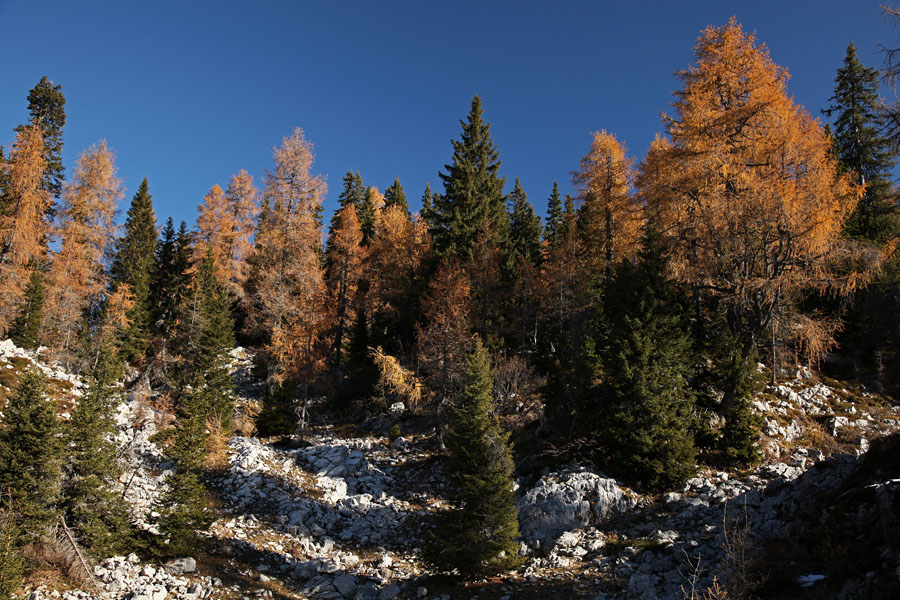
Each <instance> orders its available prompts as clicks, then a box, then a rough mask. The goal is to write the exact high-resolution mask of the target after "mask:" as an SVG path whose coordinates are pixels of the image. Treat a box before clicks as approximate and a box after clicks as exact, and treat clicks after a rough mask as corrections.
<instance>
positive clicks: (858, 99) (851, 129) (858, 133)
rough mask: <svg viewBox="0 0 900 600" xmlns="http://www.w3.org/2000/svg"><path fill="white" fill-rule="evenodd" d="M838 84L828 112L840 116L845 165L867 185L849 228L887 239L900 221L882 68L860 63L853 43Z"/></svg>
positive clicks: (837, 126)
mask: <svg viewBox="0 0 900 600" xmlns="http://www.w3.org/2000/svg"><path fill="white" fill-rule="evenodd" d="M834 82H835V88H834V95H833V96H832V97H831V98H829V100H831V102H833V104H832V105H831V106H829V107H828V108H827V109H826V110H824V111H823V112H824V113H825V114H826V115H827V116H829V117H831V116H834V117H835V120H834V144H835V149H836V151H837V156H838V160H839V161H840V164H841V166H842V167H843V168H844V169H845V170H847V171H852V172H853V177H854V178H855V180H856V182H857V183H860V184H863V185H865V186H866V191H865V194H864V195H863V197H862V198H861V199H860V202H859V204H858V205H857V207H856V211H855V212H854V213H853V215H852V216H851V217H850V219H849V220H848V222H847V223H846V224H845V231H846V232H847V234H849V235H850V236H852V237H857V238H862V239H865V240H868V241H872V242H878V243H883V242H885V241H887V239H889V238H891V237H892V236H894V235H896V234H897V233H898V230H900V221H898V218H897V214H896V209H895V208H894V205H893V201H892V198H891V168H892V167H893V166H894V165H895V164H897V154H896V151H895V150H894V149H893V147H892V142H891V140H889V139H888V138H887V137H885V136H884V135H883V134H882V130H883V127H882V122H881V118H880V116H879V99H878V83H879V82H878V71H877V70H876V69H874V68H871V67H865V66H863V65H862V64H861V63H860V62H859V58H858V57H857V55H856V47H855V46H854V45H853V43H851V44H850V45H849V46H847V54H846V55H845V57H844V65H843V67H841V68H840V69H838V71H837V76H836V77H835V79H834Z"/></svg>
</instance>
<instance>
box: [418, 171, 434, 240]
mask: <svg viewBox="0 0 900 600" xmlns="http://www.w3.org/2000/svg"><path fill="white" fill-rule="evenodd" d="M421 215H422V220H423V221H425V225H427V226H428V231H429V233H430V232H432V231H434V226H435V220H434V217H435V215H434V194H433V193H431V184H430V183H426V184H425V191H424V192H423V193H422V212H421Z"/></svg>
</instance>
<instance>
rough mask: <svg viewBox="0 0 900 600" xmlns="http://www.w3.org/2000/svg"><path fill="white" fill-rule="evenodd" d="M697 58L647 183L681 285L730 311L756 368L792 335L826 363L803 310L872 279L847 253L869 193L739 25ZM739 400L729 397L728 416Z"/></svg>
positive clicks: (716, 31) (705, 45) (819, 329)
mask: <svg viewBox="0 0 900 600" xmlns="http://www.w3.org/2000/svg"><path fill="white" fill-rule="evenodd" d="M694 53H695V56H696V63H695V64H694V65H693V66H691V67H690V68H689V69H687V70H684V71H681V72H679V77H680V78H681V81H682V84H683V87H682V89H681V90H680V91H678V92H676V95H675V102H674V105H673V106H674V110H675V112H674V114H673V115H672V116H667V117H665V124H666V126H667V130H668V134H669V138H670V139H663V138H657V139H656V140H655V141H654V142H653V143H652V145H651V147H650V150H649V152H648V154H647V157H646V159H645V161H644V163H643V165H642V168H641V174H640V176H639V178H638V187H639V190H640V192H641V195H642V197H643V198H644V199H645V201H646V202H647V204H648V208H649V210H650V213H651V215H653V218H655V219H656V222H657V223H658V225H659V228H660V230H661V231H662V232H663V235H664V239H665V240H666V242H667V245H668V252H669V254H670V256H671V258H672V262H671V267H672V271H673V274H674V276H675V277H676V278H678V279H679V280H681V281H683V282H685V283H687V284H688V285H689V287H690V288H692V289H693V293H694V295H695V298H697V299H698V301H699V299H702V298H708V299H712V300H715V301H717V302H718V303H720V304H721V305H722V306H724V308H725V311H726V313H727V315H726V321H727V324H728V327H729V329H730V331H731V333H732V334H733V335H734V337H735V338H736V339H737V340H738V341H737V343H738V344H739V345H740V347H741V352H742V356H743V359H744V361H745V362H746V363H747V364H748V365H749V363H750V361H751V356H752V354H753V353H754V351H755V348H756V346H757V345H758V344H759V343H761V342H764V341H765V340H766V339H768V338H769V336H771V338H772V339H774V338H775V337H776V336H780V337H783V338H784V337H788V335H789V334H790V335H791V336H793V337H799V338H800V339H799V341H798V344H799V345H800V346H801V347H802V349H804V350H807V351H808V353H809V354H813V355H815V354H817V353H821V352H822V351H823V350H824V349H825V348H826V347H827V345H828V344H827V337H828V336H827V331H824V330H825V327H824V324H823V323H822V322H820V321H817V320H816V319H815V318H814V317H811V316H808V315H801V314H800V313H798V312H797V311H796V310H794V309H793V304H794V302H795V301H796V300H797V299H798V297H799V295H800V294H801V293H803V292H804V291H807V290H810V289H813V288H818V289H820V290H822V289H826V288H828V289H830V290H832V291H837V292H841V291H844V290H847V289H851V288H852V287H853V286H855V285H857V284H859V283H860V282H861V281H863V280H864V279H865V278H866V277H867V276H868V274H867V273H866V271H865V270H860V269H858V268H855V267H856V266H858V263H859V262H861V261H862V259H859V258H858V257H857V256H856V255H855V254H854V253H853V252H851V250H850V249H848V248H847V246H846V245H844V244H842V242H841V232H842V229H843V225H844V222H845V220H846V218H847V217H848V216H849V215H850V214H851V213H852V211H853V209H854V208H855V206H856V203H857V199H858V196H859V191H860V190H859V188H858V187H855V186H854V185H853V184H852V182H851V181H850V178H849V177H848V176H846V175H841V174H840V172H839V170H838V166H837V164H836V160H835V158H834V157H833V155H832V153H831V144H830V141H829V139H828V137H827V136H826V135H825V133H824V132H823V130H822V127H821V126H820V124H819V122H818V121H817V120H815V119H813V118H812V117H811V116H810V115H809V113H808V112H806V111H805V110H804V109H803V108H802V107H800V106H798V105H796V104H795V103H794V101H793V100H792V99H791V97H790V96H789V95H788V93H787V73H786V72H785V70H784V69H782V68H780V67H778V66H777V65H776V64H775V63H773V62H772V60H771V58H770V57H769V53H768V50H767V49H766V48H765V46H764V45H757V44H756V42H755V40H754V37H753V36H752V35H748V34H746V33H744V32H743V30H742V29H741V27H740V26H739V25H738V24H737V23H736V22H735V21H734V19H732V20H731V21H729V23H728V24H727V25H725V26H724V27H709V28H707V29H706V30H705V31H704V32H703V34H702V35H701V37H700V38H699V41H698V42H697V45H696V46H695V48H694ZM854 261H857V262H856V263H854ZM835 266H841V267H842V270H843V275H842V276H838V275H836V274H835V271H836V269H835ZM774 347H775V346H774V344H773V348H774ZM748 368H749V367H748ZM733 401H734V390H726V399H725V402H724V406H725V407H726V408H727V407H730V406H731V405H733Z"/></svg>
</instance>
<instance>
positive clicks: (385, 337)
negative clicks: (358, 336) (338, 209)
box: [366, 206, 432, 359]
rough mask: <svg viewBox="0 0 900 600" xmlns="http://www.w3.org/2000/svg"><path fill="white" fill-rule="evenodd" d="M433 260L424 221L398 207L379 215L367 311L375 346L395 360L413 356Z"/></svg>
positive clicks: (387, 209)
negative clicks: (396, 357)
mask: <svg viewBox="0 0 900 600" xmlns="http://www.w3.org/2000/svg"><path fill="white" fill-rule="evenodd" d="M431 256H432V245H431V236H430V235H429V234H428V226H427V225H426V224H425V222H424V221H423V220H422V219H421V218H419V217H418V216H413V217H410V216H409V214H407V213H406V211H404V210H403V208H402V207H399V206H388V207H386V208H385V209H384V210H382V211H381V212H380V213H379V215H378V219H377V226H376V228H375V235H374V239H373V240H372V242H371V245H370V252H369V260H368V261H367V262H368V267H367V279H368V281H369V290H368V293H367V295H366V306H367V309H366V310H367V315H368V320H369V322H370V323H372V329H373V333H372V337H373V338H374V339H373V341H372V343H373V345H380V346H383V347H384V348H386V349H387V350H388V352H389V353H391V354H393V355H395V356H400V357H403V358H405V359H411V358H412V348H413V344H414V342H415V340H414V337H415V331H414V329H415V323H416V321H417V320H418V315H419V297H420V295H421V293H422V291H423V290H424V287H425V282H424V280H425V270H426V267H427V264H428V260H429V258H430V257H431Z"/></svg>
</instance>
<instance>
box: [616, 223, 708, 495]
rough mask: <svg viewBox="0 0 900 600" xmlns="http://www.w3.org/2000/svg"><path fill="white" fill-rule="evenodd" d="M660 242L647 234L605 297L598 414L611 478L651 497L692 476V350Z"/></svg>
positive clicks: (680, 483)
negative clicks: (634, 260) (633, 259)
mask: <svg viewBox="0 0 900 600" xmlns="http://www.w3.org/2000/svg"><path fill="white" fill-rule="evenodd" d="M658 241H659V240H658V236H657V234H656V233H655V232H654V231H653V229H652V228H649V229H648V232H647V234H646V235H645V239H644V248H643V250H642V251H641V254H640V256H639V258H638V262H637V263H636V264H632V263H630V262H627V261H624V262H622V263H620V264H619V265H618V266H617V267H616V268H615V269H614V271H613V275H612V278H611V279H610V281H609V282H608V284H607V285H606V287H605V289H604V293H603V308H604V313H605V317H606V331H605V337H606V341H605V344H604V345H603V346H604V347H603V349H602V351H601V362H602V366H603V373H604V382H603V386H602V388H603V390H604V394H603V395H604V396H605V397H606V399H607V404H606V405H604V406H601V407H599V410H600V411H602V415H601V420H602V421H603V422H604V424H605V427H604V428H603V430H604V431H605V435H604V438H605V439H603V440H601V444H602V445H604V446H606V447H607V448H608V449H609V454H610V455H611V463H610V464H611V468H612V470H613V471H614V472H616V474H617V475H619V476H621V477H623V478H625V479H627V480H629V481H630V482H631V483H632V484H633V485H635V486H636V487H638V488H640V489H642V490H653V491H663V490H668V489H673V488H678V487H680V486H681V485H682V484H683V483H684V482H685V481H686V480H687V479H688V478H690V477H691V476H692V475H693V473H694V472H695V470H696V463H695V455H696V452H695V448H694V439H693V427H692V423H693V419H694V417H693V399H692V397H691V392H690V391H689V390H688V388H687V378H688V377H689V376H690V373H691V364H692V362H693V361H692V359H691V343H690V337H689V335H688V330H687V324H686V322H685V319H684V316H683V315H684V312H683V305H682V303H681V302H679V300H678V299H679V294H678V293H677V291H676V290H675V288H674V286H673V285H672V284H671V283H670V282H669V281H668V280H667V279H666V276H665V269H666V260H665V258H664V256H663V254H662V252H661V250H660V249H659V246H658Z"/></svg>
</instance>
